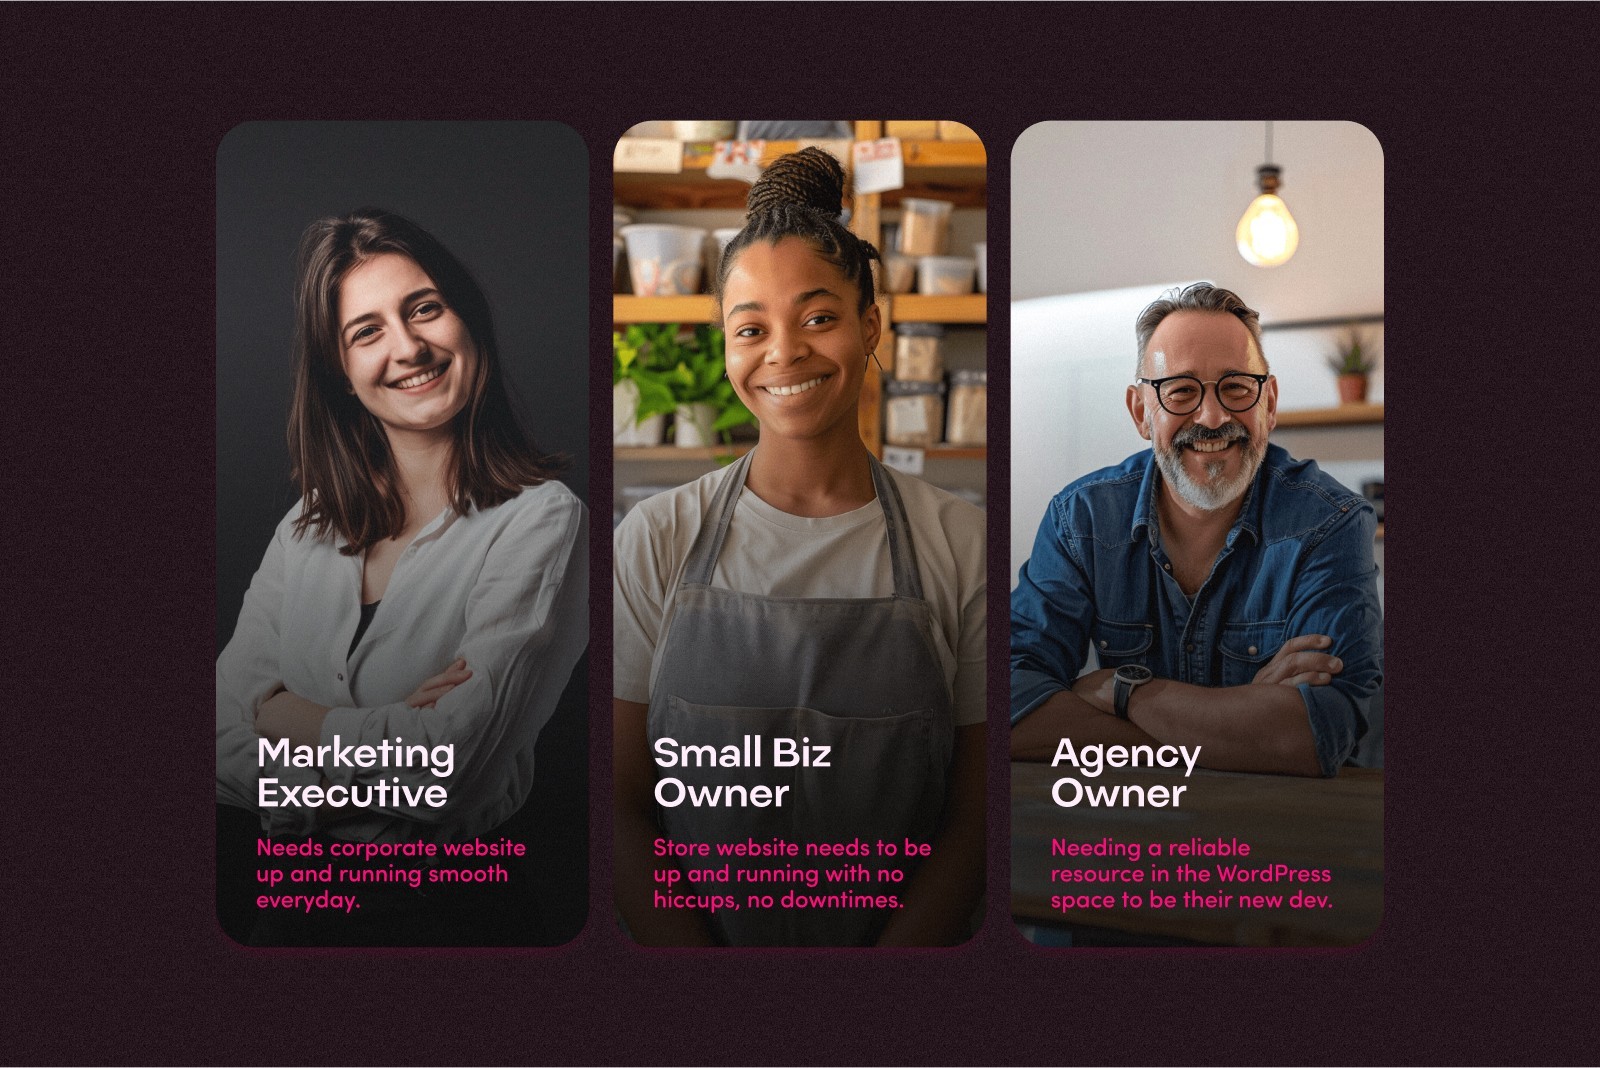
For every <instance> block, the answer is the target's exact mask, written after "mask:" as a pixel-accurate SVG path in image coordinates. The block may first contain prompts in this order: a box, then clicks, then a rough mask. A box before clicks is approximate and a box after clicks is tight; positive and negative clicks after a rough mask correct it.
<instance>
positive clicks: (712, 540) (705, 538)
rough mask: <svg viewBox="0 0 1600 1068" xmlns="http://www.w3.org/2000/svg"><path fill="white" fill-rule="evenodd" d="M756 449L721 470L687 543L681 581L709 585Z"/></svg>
mask: <svg viewBox="0 0 1600 1068" xmlns="http://www.w3.org/2000/svg"><path fill="white" fill-rule="evenodd" d="M753 455H755V450H753V449H752V450H751V451H750V452H747V453H745V454H744V455H743V456H741V457H739V459H738V462H736V463H735V464H733V465H732V466H731V467H729V468H728V470H727V471H726V472H725V473H724V475H723V478H722V482H721V483H720V484H719V485H718V486H717V492H716V494H715V495H714V496H713V497H712V498H711V507H710V509H708V510H707V512H706V516H705V520H704V521H703V522H701V524H700V529H699V530H698V531H696V532H695V536H694V544H693V545H691V546H690V547H689V559H688V561H687V563H686V564H685V565H684V569H683V584H684V585H698V586H709V585H711V573H712V571H714V570H716V566H717V557H719V556H721V555H722V543H723V542H724V541H726V540H727V538H728V525H729V524H730V523H732V522H733V510H734V508H735V507H736V506H737V505H738V503H739V494H740V493H741V492H742V491H743V490H744V480H745V476H746V475H747V474H748V473H749V471H750V457H751V456H753Z"/></svg>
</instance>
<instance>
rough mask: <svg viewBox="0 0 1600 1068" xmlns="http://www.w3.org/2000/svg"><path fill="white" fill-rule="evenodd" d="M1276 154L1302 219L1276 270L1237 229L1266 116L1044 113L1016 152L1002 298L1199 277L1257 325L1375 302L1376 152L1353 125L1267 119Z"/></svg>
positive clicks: (1379, 191) (1379, 261) (1379, 287)
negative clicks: (1236, 237) (1232, 293)
mask: <svg viewBox="0 0 1600 1068" xmlns="http://www.w3.org/2000/svg"><path fill="white" fill-rule="evenodd" d="M1272 129H1273V136H1272V145H1273V148H1272V161H1273V162H1274V163H1276V164H1278V165H1279V166H1280V167H1282V168H1283V187H1282V189H1281V190H1280V192H1281V194H1282V196H1283V198H1284V200H1285V201H1286V202H1287V203H1288V205H1289V210H1290V211H1291V212H1292V213H1293V214H1294V217H1295V221H1296V222H1297V223H1299V226H1300V250H1299V252H1297V253H1296V254H1295V257H1294V258H1293V259H1292V260H1290V261H1289V262H1288V263H1286V264H1284V265H1283V266H1282V267H1272V268H1263V267H1252V266H1251V265H1250V264H1248V263H1246V262H1245V261H1244V260H1243V259H1241V258H1240V257H1239V254H1238V252H1237V251H1236V250H1235V249H1234V244H1233V228H1234V226H1235V224H1237V223H1238V221H1239V216H1240V215H1242V214H1243V213H1244V209H1245V208H1246V207H1247V206H1248V205H1249V203H1250V201H1251V200H1252V199H1253V198H1254V197H1255V195H1256V188H1255V172H1256V168H1257V167H1258V166H1260V165H1261V164H1262V163H1263V162H1264V159H1263V151H1264V149H1265V132H1266V126H1265V123H1262V122H1044V123H1039V124H1037V125H1035V126H1032V127H1030V128H1028V129H1027V130H1024V131H1023V133H1022V136H1021V137H1020V138H1018V140H1017V144H1016V146H1015V147H1014V148H1013V149H1012V153H1011V198H1012V209H1011V295H1012V299H1014V300H1024V299H1027V298H1030V297H1042V296H1050V295H1054V294H1059V293H1086V292H1089V291H1091V290H1099V289H1122V288H1125V287H1128V286H1138V285H1144V284H1147V283H1150V282H1157V281H1161V280H1164V279H1170V278H1204V279H1207V280H1209V281H1212V282H1215V283H1216V284H1217V285H1220V286H1226V287H1227V288H1229V289H1233V290H1236V291H1237V292H1238V293H1239V294H1240V295H1242V296H1243V297H1244V298H1245V300H1246V302H1248V303H1249V304H1250V306H1251V307H1253V308H1255V309H1256V310H1257V311H1259V312H1261V318H1262V321H1263V322H1274V321H1278V322H1282V321H1285V320H1292V319H1320V318H1327V317H1332V316H1350V315H1365V314H1374V313H1378V312H1381V311H1383V149H1382V147H1381V146H1380V145H1379V144H1378V141H1377V139H1376V138H1374V137H1373V136H1372V134H1371V133H1369V132H1368V131H1367V129H1366V127H1364V126H1360V125H1358V124H1356V123H1351V122H1274V123H1273V125H1272Z"/></svg>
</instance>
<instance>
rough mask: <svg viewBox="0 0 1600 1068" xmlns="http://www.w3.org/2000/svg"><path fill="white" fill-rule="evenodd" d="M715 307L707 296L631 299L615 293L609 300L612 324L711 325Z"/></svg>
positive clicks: (706, 294)
mask: <svg viewBox="0 0 1600 1068" xmlns="http://www.w3.org/2000/svg"><path fill="white" fill-rule="evenodd" d="M716 316H717V305H716V301H715V300H713V299H712V297H711V295H710V294H709V293H695V294H693V295H690V296H685V297H635V296H632V295H630V294H627V293H617V294H615V295H613V296H612V298H611V321H612V322H613V323H713V322H716Z"/></svg>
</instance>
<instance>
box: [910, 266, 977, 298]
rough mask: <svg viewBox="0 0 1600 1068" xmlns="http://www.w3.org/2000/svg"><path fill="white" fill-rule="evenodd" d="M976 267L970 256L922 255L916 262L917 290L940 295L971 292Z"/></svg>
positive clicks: (946, 295)
mask: <svg viewBox="0 0 1600 1068" xmlns="http://www.w3.org/2000/svg"><path fill="white" fill-rule="evenodd" d="M977 267H978V261H977V260H975V259H973V258H972V257H971V256H924V257H922V259H921V260H920V261H918V263H917V290H918V292H921V293H926V294H930V295H934V296H941V297H952V296H959V295H961V294H963V293H971V292H972V274H973V272H974V271H975V270H977Z"/></svg>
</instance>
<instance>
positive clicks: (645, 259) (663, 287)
mask: <svg viewBox="0 0 1600 1068" xmlns="http://www.w3.org/2000/svg"><path fill="white" fill-rule="evenodd" d="M622 240H624V241H626V242H627V243H628V276H629V278H630V279H632V281H633V292H634V294H635V295H637V296H641V297H678V296H686V295H688V294H690V293H698V292H700V266H701V258H702V251H701V250H702V249H704V247H705V241H706V232H705V231H704V230H702V229H700V228H699V227H697V226H674V225H672V224H670V223H634V224H633V225H631V226H624V227H623V228H622Z"/></svg>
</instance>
